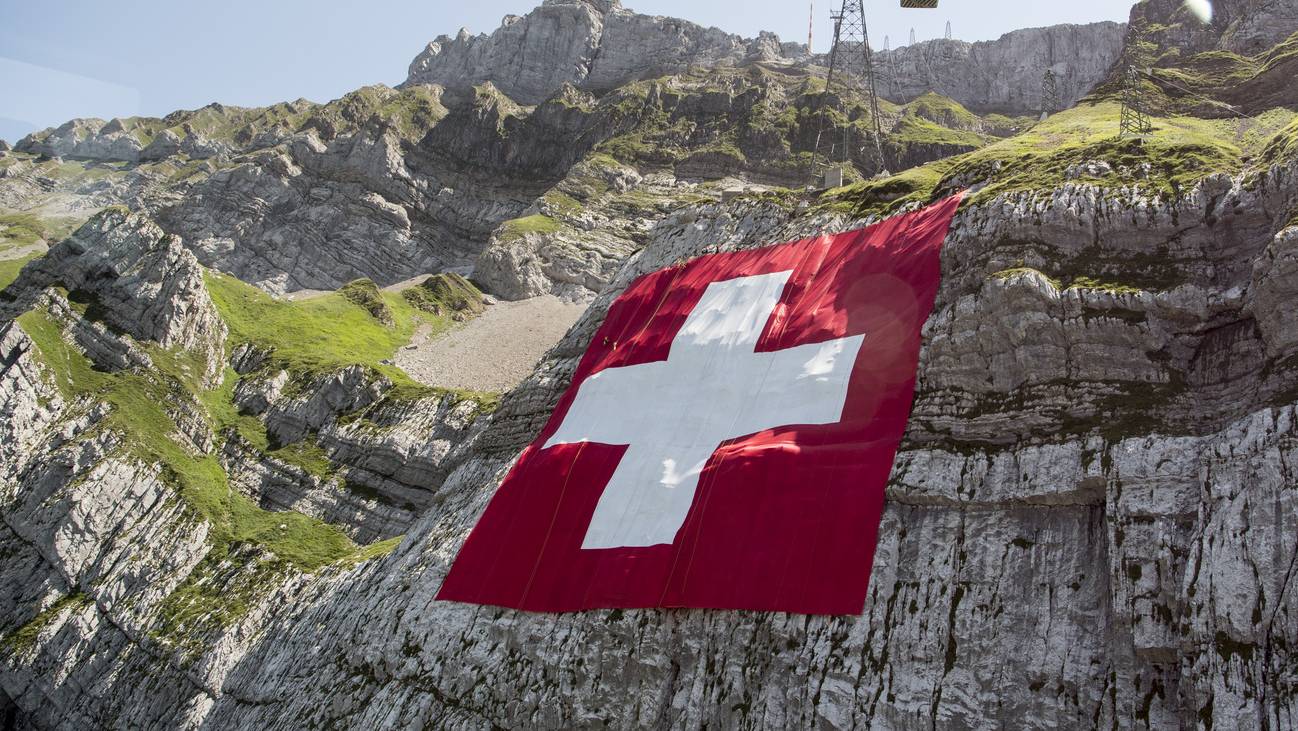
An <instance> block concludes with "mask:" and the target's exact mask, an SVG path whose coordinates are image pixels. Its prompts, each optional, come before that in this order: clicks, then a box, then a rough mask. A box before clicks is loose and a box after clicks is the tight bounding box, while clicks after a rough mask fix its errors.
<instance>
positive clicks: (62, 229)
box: [0, 213, 84, 256]
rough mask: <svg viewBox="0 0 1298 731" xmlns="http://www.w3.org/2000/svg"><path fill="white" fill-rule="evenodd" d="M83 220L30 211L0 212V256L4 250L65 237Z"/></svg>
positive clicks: (45, 242)
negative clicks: (48, 215)
mask: <svg viewBox="0 0 1298 731" xmlns="http://www.w3.org/2000/svg"><path fill="white" fill-rule="evenodd" d="M82 223H84V221H83V220H82V219H80V218H41V217H39V216H36V215H33V214H31V213H3V214H0V256H3V255H4V254H5V252H6V251H11V250H14V249H19V248H26V247H30V246H33V245H36V244H52V243H54V242H56V241H61V240H63V239H65V238H67V236H68V234H70V233H72V232H73V231H75V230H76V229H77V227H78V226H80V225H81V224H82Z"/></svg>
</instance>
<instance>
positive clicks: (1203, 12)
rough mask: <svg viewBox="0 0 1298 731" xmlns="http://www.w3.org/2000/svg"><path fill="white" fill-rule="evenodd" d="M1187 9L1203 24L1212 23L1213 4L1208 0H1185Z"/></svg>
mask: <svg viewBox="0 0 1298 731" xmlns="http://www.w3.org/2000/svg"><path fill="white" fill-rule="evenodd" d="M1185 7H1186V8H1188V9H1189V10H1190V12H1191V13H1194V17H1196V18H1198V19H1199V21H1200V22H1202V23H1211V22H1212V3H1211V2H1209V1H1208V0H1185Z"/></svg>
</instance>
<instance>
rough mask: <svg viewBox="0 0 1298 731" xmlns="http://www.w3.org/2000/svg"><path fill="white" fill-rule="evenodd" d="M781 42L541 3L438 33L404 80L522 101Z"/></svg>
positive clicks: (758, 57)
mask: <svg viewBox="0 0 1298 731" xmlns="http://www.w3.org/2000/svg"><path fill="white" fill-rule="evenodd" d="M780 53H781V46H780V43H779V39H778V38H776V37H775V36H773V35H769V34H763V35H762V36H761V37H759V38H757V39H755V40H751V41H749V40H745V39H742V38H740V37H738V36H734V35H730V34H728V33H723V32H722V31H719V30H717V29H716V28H703V27H701V26H698V25H695V24H694V23H690V22H688V21H684V20H679V19H677V18H664V17H653V16H648V15H640V14H639V13H635V12H632V11H630V10H626V9H624V8H623V7H622V4H621V3H620V2H618V0H546V2H544V3H543V4H542V5H541V6H540V7H538V8H536V9H535V10H533V11H532V12H530V13H528V14H527V15H526V16H524V17H519V16H516V15H509V16H506V17H505V20H504V22H503V23H502V24H501V26H500V28H499V29H497V30H496V31H495V32H493V33H492V34H491V35H477V36H471V35H469V33H468V31H467V30H464V29H461V30H460V32H459V34H458V35H457V36H456V37H455V38H450V37H448V36H439V37H438V38H437V40H435V41H433V42H432V43H429V44H428V47H427V48H425V49H424V50H423V52H421V53H420V54H419V55H418V56H416V57H415V60H414V61H412V62H411V63H410V74H409V76H408V77H407V79H406V83H407V84H439V85H442V86H447V87H452V88H468V87H472V86H476V85H478V84H481V83H483V82H486V81H490V82H492V83H493V84H495V85H496V88H498V89H500V90H501V91H502V92H504V93H505V94H507V95H508V96H510V97H511V98H513V99H517V100H518V101H520V102H522V103H524V104H536V103H538V102H541V101H544V100H546V99H548V98H550V97H551V96H552V95H554V94H555V93H556V92H558V91H559V90H560V89H562V88H563V86H564V84H571V85H572V86H575V87H578V88H580V89H586V90H589V91H594V92H605V91H609V90H611V89H614V88H617V87H619V86H623V85H624V84H626V83H628V82H631V81H636V80H638V79H648V78H653V77H655V76H667V75H670V74H676V73H680V72H682V71H685V70H686V69H688V68H689V67H690V66H716V65H719V64H737V63H739V62H743V61H771V60H775V59H777V58H779V57H780Z"/></svg>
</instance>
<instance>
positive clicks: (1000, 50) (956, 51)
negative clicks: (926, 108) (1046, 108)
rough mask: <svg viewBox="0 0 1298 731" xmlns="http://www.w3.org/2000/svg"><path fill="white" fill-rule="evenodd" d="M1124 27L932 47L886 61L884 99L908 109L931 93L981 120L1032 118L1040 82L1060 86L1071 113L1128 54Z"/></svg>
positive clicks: (1054, 30) (1073, 28)
mask: <svg viewBox="0 0 1298 731" xmlns="http://www.w3.org/2000/svg"><path fill="white" fill-rule="evenodd" d="M1124 31H1125V26H1124V25H1122V24H1121V23H1111V22H1102V23H1090V24H1088V25H1053V26H1050V27H1048V28H1028V29H1025V30H1016V31H1013V32H1010V33H1006V34H1005V35H1003V36H1001V37H1000V38H998V39H996V40H994V41H979V42H977V43H966V42H964V41H958V40H945V39H938V40H931V41H924V42H922V43H917V44H915V45H914V46H906V47H903V48H898V49H895V50H893V51H890V52H886V53H880V54H879V57H880V64H881V68H882V76H881V80H880V91H879V93H880V95H882V96H884V97H887V98H888V99H892V100H894V101H908V100H910V99H913V98H915V97H917V96H920V95H921V94H924V93H926V92H928V91H935V92H937V93H939V94H943V95H945V96H949V97H951V98H952V99H955V100H956V101H958V102H960V103H961V104H963V105H965V106H966V107H969V108H970V109H972V110H975V111H978V112H1002V113H1006V114H1030V113H1033V112H1037V111H1040V109H1041V77H1042V75H1043V74H1044V73H1045V71H1046V69H1047V68H1049V69H1050V70H1052V71H1054V72H1055V76H1056V77H1057V78H1058V84H1059V95H1060V100H1061V102H1062V103H1064V104H1065V105H1071V104H1073V103H1074V102H1076V101H1077V100H1078V99H1081V98H1082V97H1083V96H1085V95H1086V94H1087V93H1089V92H1090V91H1091V89H1092V88H1093V87H1094V86H1095V85H1096V84H1097V83H1099V82H1100V81H1101V80H1103V79H1104V77H1105V75H1106V73H1107V72H1108V71H1109V68H1110V67H1111V66H1112V65H1113V63H1114V62H1115V61H1117V60H1118V57H1119V56H1120V55H1121V53H1122V39H1123V33H1124Z"/></svg>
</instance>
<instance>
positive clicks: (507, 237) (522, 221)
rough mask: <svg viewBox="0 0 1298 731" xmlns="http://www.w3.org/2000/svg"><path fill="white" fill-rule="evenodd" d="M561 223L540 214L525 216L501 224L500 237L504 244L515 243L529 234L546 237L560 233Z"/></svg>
mask: <svg viewBox="0 0 1298 731" xmlns="http://www.w3.org/2000/svg"><path fill="white" fill-rule="evenodd" d="M559 227H560V226H559V222H558V221H556V220H554V219H553V218H550V217H549V216H545V215H542V214H540V213H536V214H533V215H531V216H523V217H522V218H515V219H512V220H509V221H505V222H504V223H502V224H500V228H499V229H498V231H499V232H500V233H499V234H498V237H499V239H500V241H502V242H510V241H515V240H517V239H521V238H523V237H524V236H527V235H528V234H537V235H540V236H546V235H549V234H553V233H557V232H558V231H559Z"/></svg>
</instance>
